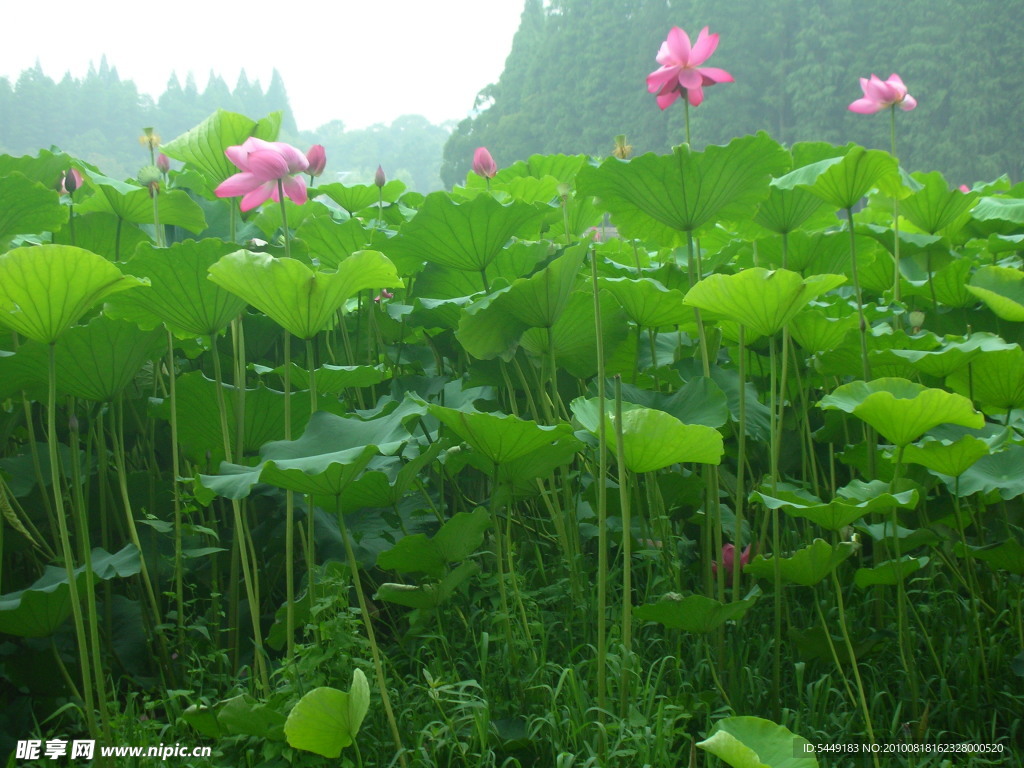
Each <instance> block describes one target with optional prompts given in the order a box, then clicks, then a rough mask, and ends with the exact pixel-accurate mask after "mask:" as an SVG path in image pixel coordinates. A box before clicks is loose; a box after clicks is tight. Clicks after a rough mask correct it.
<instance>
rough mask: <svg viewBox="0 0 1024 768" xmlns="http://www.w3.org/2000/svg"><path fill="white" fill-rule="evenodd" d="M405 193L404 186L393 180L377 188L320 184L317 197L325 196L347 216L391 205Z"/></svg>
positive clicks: (367, 185) (375, 186) (371, 185)
mask: <svg viewBox="0 0 1024 768" xmlns="http://www.w3.org/2000/svg"><path fill="white" fill-rule="evenodd" d="M403 192H405V184H404V183H402V182H401V181H398V180H397V179H393V180H391V181H388V182H386V183H385V184H384V186H383V187H378V186H377V185H376V184H350V185H348V184H337V183H335V184H321V185H320V186H318V187H317V188H316V194H317V195H327V196H328V197H329V198H331V200H333V201H334V202H336V203H337V204H338V205H340V206H341V207H342V208H344V209H345V210H346V211H347V212H348V215H349V216H352V215H353V214H355V213H358V212H359V211H362V210H365V209H367V208H370V207H372V206H375V205H377V204H378V203H379V202H381V201H382V200H383V202H384V203H393V202H395V201H396V200H398V198H400V197H401V196H402V193H403Z"/></svg>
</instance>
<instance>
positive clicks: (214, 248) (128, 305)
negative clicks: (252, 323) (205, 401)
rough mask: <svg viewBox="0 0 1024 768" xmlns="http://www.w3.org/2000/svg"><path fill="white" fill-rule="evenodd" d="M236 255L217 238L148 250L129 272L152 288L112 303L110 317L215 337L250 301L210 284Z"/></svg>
mask: <svg viewBox="0 0 1024 768" xmlns="http://www.w3.org/2000/svg"><path fill="white" fill-rule="evenodd" d="M235 250H236V248H235V246H234V245H232V244H230V243H225V242H223V241H221V240H215V239H212V238H208V239H205V240H199V241H196V240H186V241H184V242H181V243H174V244H172V245H171V246H170V247H169V248H155V247H153V246H152V245H149V244H145V245H142V246H140V247H139V248H138V249H137V250H136V252H135V255H134V256H133V257H132V258H131V259H129V260H128V265H127V267H126V268H127V269H129V270H131V272H132V274H135V275H138V276H139V277H144V278H147V279H148V280H149V287H146V288H140V289H139V290H138V291H130V292H128V293H124V294H118V295H117V296H114V297H112V298H111V300H110V302H108V305H107V308H106V310H105V311H106V313H107V314H108V315H110V316H111V317H117V318H122V319H125V320H131V321H133V322H135V323H138V324H139V325H142V326H143V327H147V328H152V327H154V326H155V325H156V324H158V323H161V322H162V323H165V324H166V325H167V327H168V328H170V329H171V331H172V332H174V333H176V334H179V335H181V336H192V337H194V336H212V335H214V334H216V333H218V332H219V331H221V330H222V329H223V328H224V327H225V326H227V324H228V323H229V322H231V320H232V319H233V318H235V317H237V316H238V315H239V314H241V312H242V310H243V309H245V301H244V300H242V299H240V298H239V297H238V296H236V295H235V294H233V293H231V292H229V291H227V290H225V289H224V288H222V287H221V286H219V285H217V284H216V283H214V282H213V281H211V280H207V279H206V272H207V270H208V269H209V268H210V267H212V266H213V265H214V264H216V263H217V262H218V261H219V260H220V259H221V258H222V257H223V256H226V255H228V254H229V253H233V252H234V251H235Z"/></svg>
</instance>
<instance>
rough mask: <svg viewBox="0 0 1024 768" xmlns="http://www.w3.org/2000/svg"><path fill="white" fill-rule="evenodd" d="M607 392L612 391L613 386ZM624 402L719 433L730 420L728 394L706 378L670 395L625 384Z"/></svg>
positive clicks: (689, 382) (687, 384)
mask: <svg viewBox="0 0 1024 768" xmlns="http://www.w3.org/2000/svg"><path fill="white" fill-rule="evenodd" d="M594 391H596V384H595V385H593V386H591V392H594ZM607 391H608V392H611V391H612V387H611V385H609V386H608V387H607ZM622 399H623V400H624V401H625V402H628V403H634V404H636V405H642V406H644V407H646V408H653V409H655V410H658V411H665V413H670V414H672V415H673V416H675V417H676V418H677V419H679V420H680V421H681V422H683V423H684V424H704V425H705V426H708V427H715V428H716V429H717V428H718V427H721V426H723V425H724V424H725V422H726V421H728V420H729V404H728V400H727V399H726V396H725V393H724V392H723V391H722V389H721V387H719V386H718V385H717V384H716V383H715V382H714V380H713V379H707V378H704V377H703V376H695V377H694V378H692V379H690V380H689V381H688V382H686V383H685V384H684V385H683V386H681V387H679V389H677V390H676V391H675V392H673V393H672V394H670V395H668V394H664V393H662V392H652V391H651V390H649V389H640V388H639V387H634V386H632V385H630V384H622Z"/></svg>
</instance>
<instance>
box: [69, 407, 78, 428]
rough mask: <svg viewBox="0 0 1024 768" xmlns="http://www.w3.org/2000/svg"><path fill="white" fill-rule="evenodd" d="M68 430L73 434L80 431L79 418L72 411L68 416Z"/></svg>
mask: <svg viewBox="0 0 1024 768" xmlns="http://www.w3.org/2000/svg"><path fill="white" fill-rule="evenodd" d="M68 429H69V430H71V431H72V432H77V431H78V417H77V416H76V415H75V413H74V411H72V412H71V414H70V415H69V416H68Z"/></svg>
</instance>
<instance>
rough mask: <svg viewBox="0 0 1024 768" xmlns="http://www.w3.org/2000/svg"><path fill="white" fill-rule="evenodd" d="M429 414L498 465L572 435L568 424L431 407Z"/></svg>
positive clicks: (437, 406) (438, 406) (436, 406)
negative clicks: (552, 423)
mask: <svg viewBox="0 0 1024 768" xmlns="http://www.w3.org/2000/svg"><path fill="white" fill-rule="evenodd" d="M429 409H430V414H431V415H432V416H434V417H435V418H436V419H438V420H439V421H441V423H443V424H444V425H445V426H447V427H448V428H449V429H450V430H452V432H454V433H455V434H456V435H458V436H459V438H460V439H462V440H465V441H466V442H467V443H469V444H470V445H471V446H473V449H474V450H477V451H479V452H480V453H482V454H483V455H484V456H485V457H487V459H488V460H489V461H491V462H493V463H495V464H503V463H505V462H506V461H512V460H513V459H518V458H519V457H520V456H525V455H526V454H528V453H531V452H532V451H535V450H537V449H538V448H542V447H543V446H546V445H550V444H551V443H554V442H555V441H556V440H559V439H560V438H562V437H565V436H567V435H571V434H572V427H571V426H570V425H568V424H565V423H562V424H556V425H553V426H544V425H541V424H537V422H535V421H526V420H524V419H520V418H518V417H516V416H499V415H497V414H493V413H470V412H468V411H459V410H456V409H454V408H445V407H444V406H440V405H430V406H429Z"/></svg>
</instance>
